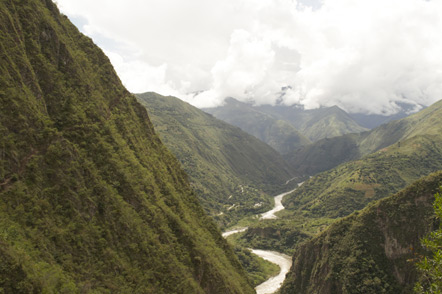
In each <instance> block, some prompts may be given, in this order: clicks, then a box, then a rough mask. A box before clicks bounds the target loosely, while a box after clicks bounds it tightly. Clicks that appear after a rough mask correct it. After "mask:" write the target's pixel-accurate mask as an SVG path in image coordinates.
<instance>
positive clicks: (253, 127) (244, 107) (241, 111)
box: [204, 98, 311, 154]
mask: <svg viewBox="0 0 442 294" xmlns="http://www.w3.org/2000/svg"><path fill="white" fill-rule="evenodd" d="M204 111H205V112H208V113H210V114H212V115H213V116H215V117H216V118H218V119H220V120H223V121H225V122H227V123H229V124H232V125H234V126H237V127H239V128H241V129H242V130H243V131H245V132H247V133H249V134H251V135H253V136H255V137H257V138H258V139H260V140H261V141H263V142H265V143H267V144H269V145H270V146H271V147H273V148H274V149H275V150H277V151H278V152H279V153H281V154H285V153H289V152H291V151H292V150H296V149H298V148H299V147H302V146H305V145H308V144H310V143H311V142H310V140H309V139H307V138H306V137H305V136H303V135H301V134H300V133H299V132H298V130H297V129H296V128H295V127H294V126H293V125H292V124H291V123H289V122H287V121H285V120H281V119H278V118H275V117H273V116H271V115H268V114H266V113H264V112H262V111H259V110H257V109H256V108H255V107H253V106H252V105H250V104H247V103H243V102H240V101H238V100H236V99H233V98H228V99H226V101H225V104H224V105H223V106H220V107H216V108H206V109H204Z"/></svg>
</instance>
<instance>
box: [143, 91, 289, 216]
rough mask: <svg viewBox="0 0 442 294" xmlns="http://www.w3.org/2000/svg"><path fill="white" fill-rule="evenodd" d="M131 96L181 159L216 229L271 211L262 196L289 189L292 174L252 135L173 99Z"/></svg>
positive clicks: (283, 162) (276, 155)
mask: <svg viewBox="0 0 442 294" xmlns="http://www.w3.org/2000/svg"><path fill="white" fill-rule="evenodd" d="M137 98H138V100H139V101H140V103H141V104H142V105H144V106H145V107H146V109H147V110H148V112H149V114H150V118H151V120H152V123H153V124H154V127H155V130H157V131H158V133H159V135H160V137H161V140H162V141H163V142H164V144H165V145H166V146H167V147H168V148H169V149H170V150H171V151H172V152H173V153H174V154H175V155H176V156H177V158H178V159H179V160H180V161H181V163H182V165H183V167H184V170H185V171H186V172H187V174H188V175H189V177H190V181H191V183H192V185H193V187H194V188H195V190H196V191H197V193H198V195H199V196H200V197H199V198H200V200H201V203H202V205H203V207H204V208H205V209H206V211H208V212H209V213H210V214H211V215H212V216H213V217H214V218H215V219H217V220H218V222H219V223H220V224H221V225H228V224H230V223H231V222H233V221H235V220H237V219H238V218H239V217H242V216H244V215H245V214H247V215H251V214H257V213H260V212H264V211H266V210H269V209H271V206H272V205H273V201H272V199H270V197H269V196H268V195H266V194H265V193H270V194H272V195H274V194H277V193H278V192H281V190H287V189H289V187H288V186H287V185H285V183H286V182H287V181H288V180H290V179H291V178H293V171H292V170H291V169H290V167H289V166H288V165H287V164H286V162H285V161H284V160H283V159H282V157H281V156H280V155H279V154H278V153H277V152H276V151H275V150H273V149H272V148H271V147H269V146H268V145H266V144H265V143H263V142H261V141H260V140H258V139H256V138H255V137H253V136H251V135H249V134H247V133H245V132H244V131H242V130H241V129H239V128H237V127H234V126H231V125H229V124H227V123H225V122H223V121H220V120H218V119H216V118H214V117H213V116H212V115H210V114H207V113H205V112H203V111H201V110H199V109H198V108H196V107H193V106H191V105H190V104H188V103H186V102H183V101H181V100H180V99H178V98H175V97H171V96H169V97H165V96H161V95H158V94H155V93H144V94H138V95H137ZM263 192H265V193H263ZM257 204H259V205H257Z"/></svg>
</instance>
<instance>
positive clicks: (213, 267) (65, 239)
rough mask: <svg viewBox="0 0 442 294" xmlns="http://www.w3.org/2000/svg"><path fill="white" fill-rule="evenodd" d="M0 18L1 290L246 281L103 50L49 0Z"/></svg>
mask: <svg viewBox="0 0 442 294" xmlns="http://www.w3.org/2000/svg"><path fill="white" fill-rule="evenodd" d="M0 27H1V29H0V40H1V42H0V56H1V57H0V58H1V63H0V261H1V262H0V292H2V293H254V290H253V288H252V287H251V286H250V284H249V282H248V281H247V278H246V277H245V273H244V271H243V269H242V268H241V266H240V264H239V262H238V259H237V258H236V257H235V255H234V254H233V250H232V249H231V247H230V246H228V244H227V242H226V241H225V240H224V239H223V238H222V237H221V235H220V232H219V230H218V229H217V227H216V225H215V224H214V222H213V221H212V220H211V219H210V218H208V217H207V216H206V215H205V213H204V211H203V209H202V208H201V206H200V205H199V203H198V201H197V199H196V197H195V195H194V192H193V191H192V189H191V187H190V185H189V183H188V181H187V176H186V174H185V173H184V172H183V171H182V169H181V167H180V164H179V162H178V161H177V160H176V159H175V158H174V157H173V156H172V155H171V153H170V152H169V151H168V150H167V149H166V148H165V147H164V146H163V145H162V143H161V141H160V140H159V138H158V137H157V135H156V134H155V133H154V130H153V127H152V124H151V123H150V121H149V118H148V116H147V113H146V110H145V108H144V107H142V106H141V105H140V104H139V103H138V102H137V101H136V99H135V97H134V96H132V95H131V94H130V93H128V91H127V90H126V89H125V88H124V87H123V86H122V85H121V82H120V80H119V79H118V77H117V76H116V74H115V72H114V70H113V68H112V66H111V64H110V63H109V60H108V58H107V57H106V56H105V55H104V54H103V52H102V51H101V50H99V49H98V48H97V47H96V46H95V45H94V44H93V42H92V41H91V40H90V39H89V38H87V37H85V36H83V35H81V34H80V33H79V32H78V30H77V29H76V28H75V27H74V26H73V25H72V24H71V23H70V22H69V20H68V19H67V18H66V17H64V16H61V15H60V14H59V12H58V10H57V8H56V7H55V5H54V4H53V2H52V1H51V0H20V1H18V0H0Z"/></svg>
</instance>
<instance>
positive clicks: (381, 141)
mask: <svg viewBox="0 0 442 294" xmlns="http://www.w3.org/2000/svg"><path fill="white" fill-rule="evenodd" d="M441 124H442V101H439V102H436V103H435V104H433V105H431V106H430V107H428V108H426V109H424V110H422V111H420V112H418V113H415V114H413V115H410V116H408V117H406V118H403V119H400V120H397V121H392V122H389V123H387V124H384V125H381V126H379V127H377V128H375V129H373V130H371V131H368V132H363V133H360V134H347V135H344V136H340V137H335V138H331V139H323V140H320V141H318V142H315V143H314V144H311V145H309V146H305V147H303V148H300V149H297V150H296V151H294V152H293V153H291V154H287V155H286V156H285V157H286V158H287V160H288V161H289V162H290V163H291V165H292V166H295V167H296V168H297V170H299V171H300V172H301V173H304V174H310V175H312V174H315V173H318V172H321V171H325V170H328V169H330V168H333V167H335V166H337V165H339V164H341V163H343V162H346V161H349V160H355V159H359V158H361V157H362V156H364V155H368V154H370V153H373V152H375V151H379V150H382V149H383V148H386V147H388V146H390V145H392V144H398V145H399V146H400V145H401V144H402V141H405V140H408V139H410V138H412V137H415V136H419V135H422V134H427V135H431V136H433V135H434V136H436V137H439V136H441V135H442V131H441V127H440V126H441Z"/></svg>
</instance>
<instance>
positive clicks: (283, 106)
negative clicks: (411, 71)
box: [0, 0, 442, 294]
mask: <svg viewBox="0 0 442 294" xmlns="http://www.w3.org/2000/svg"><path fill="white" fill-rule="evenodd" d="M77 2H78V3H80V1H70V5H73V4H78V3H77ZM270 2H271V1H270ZM270 2H268V3H267V2H266V3H265V5H269V3H270ZM288 2H290V3H292V2H293V1H288ZM288 2H287V3H286V4H287V5H288ZM295 2H296V1H295ZM97 3H98V2H97ZM113 3H114V4H115V3H117V1H115V2H113ZM140 3H141V2H140ZM226 3H227V2H226ZM282 3H283V2H281V3H280V4H281V5H282ZM367 3H368V2H367ZM166 4H167V3H166ZM166 4H165V5H166ZM243 4H244V5H246V4H247V3H242V4H241V5H243ZM292 4H293V3H292ZM96 5H101V4H96ZM124 5H126V7H127V8H129V7H130V5H127V4H124ZM140 5H141V4H140ZM186 5H187V4H186ZM220 5H221V4H220ZM241 5H240V6H241ZM263 5H264V4H263ZM265 5H264V6H265ZM425 5H434V4H433V3H432V2H431V1H427V2H426V3H425ZM90 6H91V9H92V6H93V5H92V4H90ZM209 6H210V5H209ZM264 6H263V7H264ZM63 7H66V6H63ZM109 7H111V5H108V6H106V7H102V8H103V9H104V8H106V9H108V8H109ZM186 7H187V6H186ZM232 7H234V8H235V9H240V8H241V7H239V6H232ZM206 8H207V7H206ZM215 8H217V9H218V8H220V7H215ZM282 8H284V7H282ZM256 9H257V10H259V11H261V9H262V7H256ZM195 10H196V11H199V10H198V9H195ZM281 10H284V9H281ZM103 11H105V10H103ZM165 11H168V9H165ZM278 11H279V10H278ZM309 11H310V10H309ZM120 12H121V13H123V12H124V11H123V10H121V11H120ZM120 12H119V13H120ZM250 12H251V13H252V12H253V11H250ZM262 12H263V11H261V13H262ZM292 12H293V11H292ZM297 13H301V12H297ZM310 13H312V14H313V13H314V11H313V10H312V11H310ZM104 15H105V16H106V17H107V16H108V15H107V14H106V13H102V16H104ZM178 15H180V16H181V15H183V13H181V11H179V10H177V14H176V15H175V17H178ZM284 15H286V14H284ZM286 16H287V17H288V14H287V15H286ZM151 17H152V16H151V15H150V16H146V15H143V19H150V18H151ZM192 17H195V15H193V14H192ZM110 18H112V22H115V23H117V18H114V16H111V17H110ZM135 18H136V16H134V19H135ZM204 18H205V19H208V18H209V17H207V16H206V15H205V17H204ZM75 20H76V21H80V22H83V21H84V22H85V24H84V25H85V27H82V28H78V27H77V26H75V25H74V24H73V23H72V22H71V21H70V19H69V18H68V17H67V16H66V15H64V14H62V13H60V11H59V8H58V3H56V2H55V1H52V0H25V1H21V0H0V40H1V44H0V60H1V63H0V293H14V294H15V293H17V294H28V293H66V294H71V293H72V294H74V293H75V294H76V293H85V294H89V293H91V294H92V293H143V294H144V293H155V294H157V293H158V294H225V293H228V294H253V293H257V294H271V293H281V294H289V293H299V294H332V293H342V294H354V293H387V294H398V293H399V294H408V293H412V292H413V291H414V290H413V288H414V286H415V285H416V283H417V282H421V283H422V285H424V286H425V287H428V286H429V285H430V286H431V282H430V279H428V276H427V275H426V272H425V271H423V272H422V271H419V270H418V269H417V268H416V263H417V262H419V261H422V260H424V261H425V262H424V264H425V266H428V264H430V263H428V262H426V260H428V259H429V258H431V257H434V256H435V257H440V256H442V252H441V250H440V249H441V248H442V247H441V246H442V245H441V244H442V238H440V236H439V235H438V234H435V233H434V234H432V235H429V234H431V232H434V231H435V230H437V229H441V228H442V221H441V219H440V217H442V215H439V216H438V215H436V214H435V210H437V209H441V202H440V201H439V202H436V203H435V204H434V201H435V195H437V194H438V193H439V194H440V193H442V100H439V101H437V102H434V101H435V99H434V97H431V99H430V98H429V97H427V96H428V95H430V94H429V93H433V94H434V93H436V94H438V95H439V94H440V93H442V92H440V91H438V89H435V88H431V89H432V91H429V90H428V89H424V90H422V89H419V91H418V90H416V89H414V90H413V91H411V90H410V91H409V92H407V91H405V92H403V91H402V92H401V91H399V90H398V91H397V93H396V92H395V93H394V95H385V97H393V98H395V99H397V101H393V100H391V101H390V100H389V101H388V103H386V105H385V103H384V104H381V103H380V100H381V98H382V97H384V96H382V95H381V98H379V97H371V98H372V100H373V101H368V100H369V99H365V98H364V101H362V102H361V101H359V103H357V104H358V105H356V104H355V105H352V104H351V103H350V102H351V101H350V100H352V99H359V98H360V97H365V96H363V95H362V96H361V95H350V93H346V92H345V91H344V92H345V95H343V96H339V97H337V96H336V95H331V94H330V93H326V92H324V91H322V90H323V89H316V90H315V91H312V92H310V94H309V95H310V96H308V98H309V99H304V98H306V97H307V96H305V97H303V95H304V94H305V95H307V94H308V93H304V92H303V91H295V90H296V89H294V88H293V87H292V86H291V85H283V86H281V87H280V86H279V85H278V84H277V83H276V82H272V83H271V84H272V85H271V87H270V88H269V89H272V90H269V89H265V87H264V84H265V83H264V81H261V80H260V79H261V78H262V79H264V78H266V79H267V78H269V79H270V78H275V81H276V80H277V81H278V83H279V82H282V79H281V77H284V79H285V77H288V76H291V73H290V72H289V71H288V69H290V68H292V69H293V68H295V67H296V68H298V67H299V68H298V69H297V70H299V71H303V70H304V68H303V67H301V66H294V63H293V62H286V61H284V60H283V59H284V58H282V57H284V56H286V55H287V56H288V55H290V56H291V57H292V58H291V59H290V60H291V61H296V60H297V59H298V57H299V60H302V62H306V60H305V59H303V58H301V57H302V56H301V55H302V54H301V53H300V52H296V54H295V51H290V50H288V48H285V49H287V50H285V51H284V50H282V49H281V48H280V47H284V46H286V45H284V44H286V43H284V42H282V43H281V44H279V43H278V44H276V43H274V41H275V40H272V41H269V42H268V43H267V42H261V39H264V37H265V36H264V35H262V36H260V37H259V38H258V37H256V36H255V35H253V34H252V32H248V31H246V30H239V29H238V30H235V31H234V33H232V36H227V37H226V38H224V39H225V40H230V42H228V44H227V45H226V46H225V47H222V46H221V47H220V48H221V49H219V48H218V45H219V44H218V43H217V42H210V41H207V39H203V40H202V42H203V43H204V46H208V47H207V49H208V50H206V51H208V52H207V54H209V53H211V52H210V51H211V50H214V47H217V48H218V49H219V52H218V53H219V56H222V54H221V52H224V51H225V52H227V54H232V56H230V55H229V56H226V59H225V60H223V59H219V60H218V61H217V62H216V63H215V64H214V65H213V67H212V66H210V65H209V64H205V66H204V68H205V70H209V71H210V75H213V76H206V75H205V74H204V70H202V69H201V68H200V69H196V68H192V65H191V64H192V63H198V62H200V59H201V60H204V62H208V61H207V60H208V59H205V56H202V55H201V56H199V55H198V54H196V52H192V50H190V49H189V50H188V51H189V52H191V54H190V55H191V56H192V58H186V60H185V62H184V63H185V64H186V66H183V68H181V70H179V71H176V70H177V67H179V66H177V65H176V64H175V66H172V65H170V66H169V64H168V62H170V61H167V62H166V59H162V58H160V54H159V51H163V50H164V49H165V48H162V50H159V47H158V48H157V47H155V46H156V45H157V42H159V41H161V40H162V39H170V38H169V34H164V36H167V38H165V37H159V35H158V36H157V37H158V40H149V39H148V40H146V43H149V46H150V48H152V52H150V53H149V54H147V53H146V52H143V54H142V52H141V51H140V52H139V51H138V50H137V48H136V46H135V45H134V46H135V47H134V48H129V47H131V46H129V45H128V44H126V43H124V42H123V43H124V44H126V45H127V46H126V45H124V46H123V45H121V44H120V45H119V46H118V47H119V50H121V51H118V52H119V53H121V52H123V51H125V50H128V51H130V52H132V53H131V54H132V58H138V55H140V56H141V55H143V56H145V57H146V56H154V55H155V56H156V58H158V59H157V60H156V61H155V63H154V64H155V66H152V65H147V63H144V62H139V63H137V65H135V63H131V61H130V62H129V63H128V59H127V57H124V58H123V57H121V56H120V55H119V53H116V52H110V51H106V50H103V49H101V48H100V47H98V46H97V45H96V44H95V43H94V42H95V39H94V40H92V38H90V37H87V36H85V35H84V34H83V33H82V31H83V29H84V30H86V31H89V32H95V33H97V32H104V31H101V30H100V29H99V28H98V27H95V28H93V24H92V23H87V20H86V19H85V20H83V19H82V18H81V17H80V16H79V18H75ZM162 21H164V20H162ZM167 21H168V22H170V27H171V28H174V29H175V26H176V24H177V23H175V22H173V21H171V19H168V20H167ZM179 21H182V20H181V19H179ZM215 21H216V23H217V25H218V23H219V18H215ZM235 21H239V20H235ZM182 23H186V24H189V22H184V21H183V22H182ZM192 24H193V22H191V23H190V24H189V25H192ZM117 26H120V24H118V25H117ZM85 28H87V29H85ZM259 28H260V30H258V31H261V29H262V28H261V27H259ZM118 29H119V28H118ZM118 29H117V28H114V29H113V30H111V31H113V32H116V31H118ZM144 29H145V30H146V31H147V30H148V29H150V28H144ZM193 29H194V31H198V30H196V29H195V28H193ZM198 29H199V28H198ZM203 30H204V31H207V32H208V33H209V34H210V35H212V33H213V28H205V27H204V28H203ZM122 31H124V29H122ZM216 31H217V30H216ZM128 33H129V32H128V31H125V34H126V35H127V36H129V34H128ZM266 33H268V35H271V36H275V37H276V36H277V35H275V34H273V32H272V33H270V31H269V32H266ZM110 35H111V34H109V36H110ZM278 36H279V35H278ZM315 37H317V36H312V39H315ZM184 39H186V40H187V39H188V38H187V37H186V36H184V37H183V39H178V40H176V44H174V46H171V47H168V48H167V50H165V51H167V52H168V53H169V54H172V55H173V54H175V51H178V50H179V48H181V45H183V44H184V43H185V42H184ZM190 39H192V38H190ZM319 39H321V38H319ZM103 40H106V41H104V43H112V42H111V40H107V39H106V38H101V39H100V42H103ZM212 41H214V40H212ZM192 42H196V39H192ZM123 43H122V44H123ZM261 43H262V44H261ZM264 43H265V44H264ZM290 44H291V43H290ZM410 44H411V43H410ZM276 45H278V46H276ZM200 46H201V47H204V46H202V44H200ZM211 46H214V47H213V48H212V47H211ZM260 46H262V48H261V49H262V50H257V51H256V48H258V47H260ZM204 48H206V47H204ZM264 49H265V50H264ZM280 50H282V53H281V52H280ZM105 52H106V54H108V55H106V54H105ZM434 52H439V51H434ZM254 53H260V54H254ZM121 54H123V53H121ZM183 55H185V54H183ZM196 55H198V56H196ZM261 55H262V56H261ZM264 55H265V56H267V59H268V60H267V63H265V64H266V67H263V69H262V70H259V69H258V68H256V67H254V66H247V64H243V62H244V63H247V61H248V62H249V63H250V64H253V65H257V64H260V61H259V60H258V61H255V60H254V59H253V60H251V61H250V60H248V58H249V57H253V58H257V59H260V58H263V56H264ZM298 55H299V56H298ZM344 55H345V54H344ZM195 56H196V57H195ZM404 56H408V55H404ZM118 57H121V58H118ZM206 57H207V56H206ZM295 57H296V58H295ZM146 58H147V57H146ZM219 58H221V57H219ZM173 59H180V57H179V56H175V58H171V60H173ZM290 60H289V61H290ZM307 60H308V59H307ZM407 60H408V58H407ZM111 61H112V63H111ZM274 61H275V62H277V63H278V65H280V66H282V67H283V69H284V70H281V71H278V70H271V73H268V72H267V73H266V72H264V71H265V69H266V68H267V65H268V66H269V68H270V67H271V66H270V64H271V63H272V62H274ZM320 61H321V60H320ZM322 61H323V60H322ZM300 62H301V61H300ZM184 63H183V64H184ZM370 63H371V62H370ZM122 64H123V65H125V66H126V67H127V68H130V67H135V68H138V69H139V71H138V72H135V73H134V72H132V73H131V74H130V75H129V76H131V77H132V80H131V81H129V83H127V80H125V81H124V84H123V82H122V79H123V76H124V79H126V77H127V76H126V75H121V79H120V75H117V72H116V68H121V67H120V66H121V65H122ZM250 64H249V65H250ZM321 64H322V63H318V64H317V66H320V65H321ZM324 64H330V66H331V65H333V66H331V67H333V68H334V67H335V66H338V65H339V64H334V63H330V62H328V63H324ZM349 64H351V63H349ZM129 65H130V66H129ZM233 65H235V66H237V65H238V67H234V68H233V69H230V67H231V66H232V67H233ZM355 65H357V64H355ZM303 66H304V64H303ZM353 66H354V65H353V64H352V67H353ZM356 67H357V66H355V68H356ZM210 68H211V69H210ZM404 68H408V67H404ZM318 69H320V68H318ZM230 70H233V72H235V75H233V76H229V75H228V74H227V73H228V72H229V71H230ZM247 70H251V72H253V73H255V74H256V75H259V77H260V79H258V78H257V77H255V78H254V77H253V76H252V75H251V74H250V73H246V71H247ZM310 70H311V68H310ZM425 70H426V67H425ZM148 71H152V72H149V73H148V74H146V73H147V72H148ZM261 71H262V72H261ZM316 71H318V70H313V71H311V72H308V71H303V76H302V77H304V78H308V76H309V75H311V74H312V73H314V72H316ZM439 72H442V71H440V70H439ZM193 74H195V75H196V76H197V78H195V77H192V78H191V76H192V75H193ZM365 74H366V73H365ZM337 75H339V74H337ZM178 76H180V77H183V78H182V79H179V78H178ZM350 76H353V75H352V74H345V75H344V77H345V80H347V79H349V77H350ZM392 76H396V75H392ZM184 77H185V78H186V79H187V78H189V80H185V79H184ZM278 77H279V78H280V79H277V78H278ZM302 77H299V76H298V80H297V82H299V83H301V82H302ZM171 78H172V80H167V79H171ZM383 78H385V77H383ZM143 79H145V80H144V84H143V85H144V86H146V85H148V86H149V87H147V88H149V89H147V90H146V89H145V87H144V86H143V87H140V89H141V88H142V89H145V90H144V91H149V92H141V93H138V94H132V93H133V92H134V91H132V90H130V91H129V90H128V89H127V88H126V86H127V85H132V83H131V82H137V81H138V82H139V80H143ZM166 80H167V81H166ZM191 80H192V81H191ZM194 80H198V85H197V86H198V87H196V86H195V85H192V83H193V82H194ZM221 80H222V81H223V82H221ZM349 80H351V79H349ZM241 81H243V82H244V81H248V83H251V84H249V85H247V86H246V87H240V82H241ZM364 81H365V79H364ZM432 81H433V84H432V87H433V86H434V84H435V83H434V81H437V79H434V80H433V79H432ZM157 82H158V83H163V86H164V87H160V88H157V87H155V86H154V84H155V83H157ZM261 82H262V83H261ZM329 82H330V81H326V82H324V84H323V85H326V86H328V83H329ZM206 83H207V85H208V84H210V85H211V86H210V87H212V86H213V87H215V88H214V89H209V88H210V87H208V88H207V87H205V86H207V85H205V84H206ZM229 83H231V84H229ZM253 83H256V85H253ZM257 84H259V86H258V85H257ZM309 84H311V85H316V84H317V83H314V82H311V81H310V83H309ZM332 84H333V85H335V86H336V88H333V89H328V90H330V92H332V94H336V93H335V92H339V91H338V90H341V87H343V84H342V83H337V84H334V83H330V85H332ZM165 85H167V87H166V86H165ZM178 86H179V87H180V90H182V91H185V93H186V94H185V95H184V96H183V97H185V98H186V99H188V101H191V102H192V103H193V102H196V100H197V99H198V97H206V98H207V99H208V100H207V101H205V102H207V103H205V104H204V107H201V108H197V107H195V106H193V105H191V104H189V103H188V102H184V100H181V99H179V98H177V97H174V96H165V95H161V94H158V93H155V92H151V91H153V90H155V89H168V90H170V89H173V88H174V87H178ZM351 86H352V87H350V88H352V89H353V88H355V87H357V86H358V84H357V83H356V84H355V85H351ZM151 87H152V89H151ZM370 87H371V85H370ZM411 87H412V85H411V84H408V83H407V87H406V88H407V89H409V88H411ZM206 88H207V90H204V91H196V92H195V91H194V90H195V89H196V90H199V89H206ZM222 88H224V89H222ZM233 88H234V91H232V92H229V91H227V90H229V89H230V90H232V89H233ZM365 88H367V87H364V89H365ZM177 89H178V88H175V90H174V91H171V92H172V93H178V94H180V93H179V91H178V90H177ZM395 89H396V88H395ZM298 90H299V89H298ZM365 90H367V89H365ZM427 90H428V91H427ZM255 91H256V93H255ZM166 92H167V91H166ZM362 92H363V93H366V92H367V93H368V90H367V91H362ZM214 93H215V94H217V95H224V96H222V97H221V98H220V97H217V96H210V95H215V94H214ZM226 93H236V94H237V95H238V97H236V98H235V97H230V96H232V95H227V94H226ZM272 93H273V94H272ZM376 93H383V92H382V91H378V92H376ZM407 93H408V94H409V95H411V94H410V93H412V94H413V93H421V96H425V97H424V98H425V99H424V98H422V97H420V96H419V98H421V99H423V100H425V103H424V104H425V105H424V104H422V103H421V102H422V101H412V99H411V98H410V97H406V94H407ZM181 94H182V93H181ZM258 94H260V95H262V97H261V96H259V95H258ZM329 94H330V95H329ZM353 94H354V93H353ZM359 94H360V93H359ZM199 95H201V96H199ZM254 95H256V96H254ZM269 95H270V96H275V95H276V98H275V97H273V98H275V99H273V98H272V99H273V100H272V99H270V98H269V97H270V96H269ZM246 96H247V97H246ZM258 96H259V97H258ZM322 96H324V97H325V96H326V97H327V101H326V103H320V101H319V100H321V99H320V98H321V97H322ZM180 97H181V96H180ZM226 97H228V98H226ZM398 97H399V98H398ZM252 98H253V99H252ZM375 98H376V99H375ZM393 98H391V99H393ZM217 99H218V100H217ZM220 99H221V100H220ZM269 99H270V100H269ZM209 100H210V101H209ZM258 101H261V102H263V103H261V104H259V103H258ZM429 101H433V102H434V103H432V104H431V103H430V102H429ZM200 102H201V101H200ZM208 102H213V103H208ZM215 102H219V103H218V104H217V103H215ZM264 102H265V103H264ZM301 102H302V103H301ZM323 102H324V101H323ZM333 102H336V105H335V104H334V103H333ZM375 102H376V103H375ZM266 103H267V104H266ZM378 103H379V104H378ZM208 105H209V106H210V105H211V106H210V107H209V106H208ZM338 105H340V106H338ZM344 109H347V110H348V111H349V112H347V111H345V110H344ZM351 110H354V111H362V112H361V113H357V112H356V113H352V112H351ZM418 110H419V111H418ZM414 111H417V112H414ZM412 112H414V113H412ZM275 195H276V196H275ZM436 198H437V197H436ZM441 210H442V209H441ZM427 236H430V237H428V238H430V239H431V238H432V239H431V240H432V241H426V242H423V241H422V240H423V238H425V237H427ZM437 238H439V239H437ZM436 241H440V244H439V243H437V242H436ZM434 248H436V249H437V250H439V251H436V253H437V254H435V255H434V256H433V253H432V252H431V250H429V249H434ZM439 266H440V264H439ZM440 276H441V274H440V272H439V273H438V275H436V278H437V280H438V281H439V282H440V281H441V280H442V278H440ZM438 287H439V286H438ZM440 288H442V284H441V285H440ZM418 293H419V294H423V293H424V292H423V291H421V292H418Z"/></svg>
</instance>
